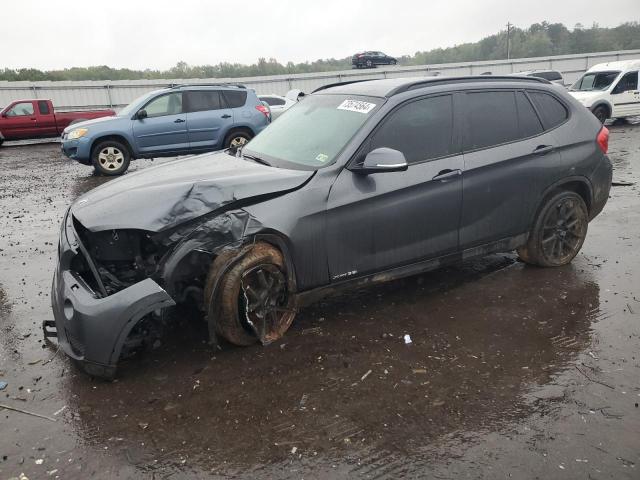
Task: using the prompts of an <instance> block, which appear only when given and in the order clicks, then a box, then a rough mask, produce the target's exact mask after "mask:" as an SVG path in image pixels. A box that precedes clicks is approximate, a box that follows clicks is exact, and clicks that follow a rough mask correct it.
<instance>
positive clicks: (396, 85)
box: [314, 75, 549, 97]
mask: <svg viewBox="0 0 640 480" xmlns="http://www.w3.org/2000/svg"><path fill="white" fill-rule="evenodd" d="M521 82H531V83H544V84H548V83H549V81H548V80H544V79H542V78H538V77H524V76H499V75H475V76H468V77H441V76H434V77H404V78H386V79H382V80H364V81H362V80H360V81H358V80H354V81H352V82H343V83H336V84H329V85H325V86H323V87H320V88H317V89H316V90H314V93H315V92H318V91H322V92H323V93H325V92H326V93H331V94H344V95H367V96H370V97H391V96H393V95H396V94H398V93H401V92H406V91H407V90H413V89H416V88H423V87H429V86H436V85H446V84H456V83H478V84H483V85H484V84H487V83H505V84H509V83H521Z"/></svg>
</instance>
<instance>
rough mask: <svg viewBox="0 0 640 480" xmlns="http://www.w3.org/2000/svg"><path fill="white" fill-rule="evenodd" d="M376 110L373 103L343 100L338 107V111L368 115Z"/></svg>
mask: <svg viewBox="0 0 640 480" xmlns="http://www.w3.org/2000/svg"><path fill="white" fill-rule="evenodd" d="M374 108H376V104H375V103H369V102H363V101H361V100H345V101H344V102H342V103H341V104H340V105H338V110H349V111H350V112H358V113H369V112H370V111H371V110H373V109H374Z"/></svg>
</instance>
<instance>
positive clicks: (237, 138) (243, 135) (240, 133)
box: [224, 130, 253, 152]
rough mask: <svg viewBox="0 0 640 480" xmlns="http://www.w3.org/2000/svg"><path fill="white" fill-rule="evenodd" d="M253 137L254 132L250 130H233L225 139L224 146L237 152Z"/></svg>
mask: <svg viewBox="0 0 640 480" xmlns="http://www.w3.org/2000/svg"><path fill="white" fill-rule="evenodd" d="M252 138H253V134H252V133H251V132H249V131H248V130H231V131H230V132H229V133H228V134H227V136H226V137H225V139H224V148H225V149H226V148H229V149H231V150H233V151H234V152H235V151H236V150H238V148H240V147H242V146H244V145H245V144H246V143H247V142H249V140H251V139H252Z"/></svg>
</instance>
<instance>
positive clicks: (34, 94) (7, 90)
mask: <svg viewBox="0 0 640 480" xmlns="http://www.w3.org/2000/svg"><path fill="white" fill-rule="evenodd" d="M634 58H640V50H622V51H617V52H599V53H587V54H579V55H560V56H552V57H539V58H521V59H511V60H493V61H482V62H464V63H448V64H438V65H415V66H408V67H397V66H393V67H382V68H376V69H371V70H343V71H338V72H318V73H308V74H292V75H274V76H262V77H247V78H209V79H195V80H194V79H174V80H118V81H83V82H50V81H45V82H3V81H0V106H2V105H6V104H8V103H10V102H12V101H13V100H18V99H23V98H43V99H44V98H48V99H51V100H53V103H54V105H55V106H56V108H57V109H58V110H60V111H64V110H76V109H77V110H81V109H91V108H107V107H112V108H115V109H119V108H122V107H123V106H125V105H127V104H128V103H130V102H131V101H132V100H134V99H135V98H137V97H139V96H140V95H143V94H144V93H147V92H150V91H152V90H157V89H159V88H164V87H166V86H168V85H172V84H180V83H242V84H245V85H246V86H247V87H249V88H252V89H254V90H255V91H256V92H257V93H259V94H269V93H275V94H280V95H284V94H285V93H286V92H288V91H289V90H291V89H293V88H298V89H300V90H302V91H303V92H311V91H313V90H315V89H316V88H318V87H320V86H322V85H326V84H329V83H337V82H343V81H349V80H373V79H378V78H399V77H424V76H428V75H442V76H460V75H480V74H482V73H487V72H491V73H492V74H494V75H507V74H510V73H516V72H521V71H524V70H535V69H553V70H559V71H560V72H561V73H562V74H563V76H564V78H565V82H566V83H573V82H574V81H575V80H576V79H577V78H578V76H579V75H580V74H582V73H583V72H585V71H586V70H588V69H589V68H590V67H592V66H593V65H596V64H598V63H605V62H613V61H617V60H630V59H634Z"/></svg>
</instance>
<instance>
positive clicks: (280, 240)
mask: <svg viewBox="0 0 640 480" xmlns="http://www.w3.org/2000/svg"><path fill="white" fill-rule="evenodd" d="M253 239H254V241H255V242H259V241H263V242H266V243H270V244H271V245H273V246H274V247H276V248H277V249H278V250H280V252H281V253H282V256H283V257H284V263H285V265H286V267H287V280H288V281H289V290H290V291H291V292H292V293H297V292H298V281H297V276H296V266H295V263H294V261H293V255H292V245H291V241H290V240H289V238H287V237H286V236H285V235H283V234H282V233H280V232H277V231H275V230H270V231H266V232H263V233H258V234H256V235H255V236H254V237H253Z"/></svg>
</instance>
